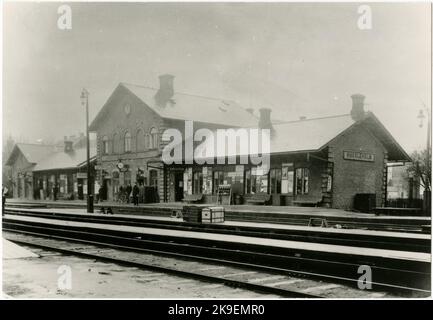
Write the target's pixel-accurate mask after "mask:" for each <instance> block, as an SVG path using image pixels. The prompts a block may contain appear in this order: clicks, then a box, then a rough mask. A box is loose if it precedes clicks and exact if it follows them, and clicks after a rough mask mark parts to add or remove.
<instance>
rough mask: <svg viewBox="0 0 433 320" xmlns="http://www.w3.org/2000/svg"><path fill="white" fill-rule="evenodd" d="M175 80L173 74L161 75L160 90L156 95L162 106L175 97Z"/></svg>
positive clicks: (158, 102)
mask: <svg viewBox="0 0 433 320" xmlns="http://www.w3.org/2000/svg"><path fill="white" fill-rule="evenodd" d="M173 80H174V76H173V75H171V74H163V75H160V76H159V90H158V92H157V93H156V95H155V102H156V104H157V105H158V106H160V107H165V106H166V105H167V102H168V101H169V100H170V99H171V98H172V97H173V94H174V89H173Z"/></svg>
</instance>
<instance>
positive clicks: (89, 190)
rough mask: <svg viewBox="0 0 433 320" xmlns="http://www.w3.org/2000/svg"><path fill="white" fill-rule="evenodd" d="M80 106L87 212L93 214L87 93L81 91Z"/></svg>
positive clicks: (84, 90)
mask: <svg viewBox="0 0 433 320" xmlns="http://www.w3.org/2000/svg"><path fill="white" fill-rule="evenodd" d="M80 99H81V104H82V105H83V106H84V105H85V106H86V137H87V212H88V213H93V188H92V179H91V178H92V177H91V174H90V137H89V92H88V91H87V90H86V89H85V88H83V90H82V91H81V96H80Z"/></svg>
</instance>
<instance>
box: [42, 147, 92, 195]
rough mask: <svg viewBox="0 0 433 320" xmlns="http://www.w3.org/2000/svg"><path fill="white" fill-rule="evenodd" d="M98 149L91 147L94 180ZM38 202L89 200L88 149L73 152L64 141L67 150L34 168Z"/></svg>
mask: <svg viewBox="0 0 433 320" xmlns="http://www.w3.org/2000/svg"><path fill="white" fill-rule="evenodd" d="M95 162H96V147H94V146H93V147H92V146H91V147H90V168H91V176H92V177H94V176H95V168H94V166H95ZM33 181H34V182H33V185H34V197H35V199H40V200H45V199H50V200H55V199H64V200H74V199H79V200H83V199H86V198H87V194H88V183H87V148H78V149H75V148H74V144H73V141H70V140H68V139H67V140H65V141H64V149H63V150H62V151H58V152H55V153H52V154H50V155H49V156H47V157H45V158H43V159H42V160H40V161H39V162H38V163H37V164H36V165H35V166H34V168H33Z"/></svg>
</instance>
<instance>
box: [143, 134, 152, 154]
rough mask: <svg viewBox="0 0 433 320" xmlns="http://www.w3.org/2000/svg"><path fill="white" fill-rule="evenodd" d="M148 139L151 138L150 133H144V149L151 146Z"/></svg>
mask: <svg viewBox="0 0 433 320" xmlns="http://www.w3.org/2000/svg"><path fill="white" fill-rule="evenodd" d="M150 140H151V139H150V134H148V133H146V134H145V135H144V149H146V150H148V149H151V148H152V147H151V145H150V143H151V141H150Z"/></svg>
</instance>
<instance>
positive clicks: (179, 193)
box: [174, 171, 183, 201]
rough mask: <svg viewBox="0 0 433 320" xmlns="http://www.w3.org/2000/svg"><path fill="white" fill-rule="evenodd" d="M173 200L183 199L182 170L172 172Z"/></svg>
mask: <svg viewBox="0 0 433 320" xmlns="http://www.w3.org/2000/svg"><path fill="white" fill-rule="evenodd" d="M174 198H175V199H174V200H175V201H182V199H183V172H182V171H176V172H175V173H174Z"/></svg>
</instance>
